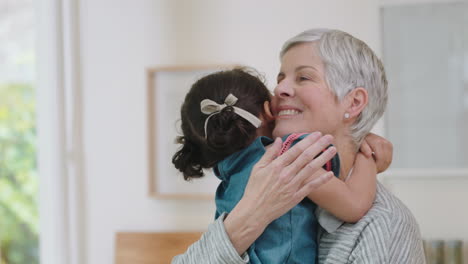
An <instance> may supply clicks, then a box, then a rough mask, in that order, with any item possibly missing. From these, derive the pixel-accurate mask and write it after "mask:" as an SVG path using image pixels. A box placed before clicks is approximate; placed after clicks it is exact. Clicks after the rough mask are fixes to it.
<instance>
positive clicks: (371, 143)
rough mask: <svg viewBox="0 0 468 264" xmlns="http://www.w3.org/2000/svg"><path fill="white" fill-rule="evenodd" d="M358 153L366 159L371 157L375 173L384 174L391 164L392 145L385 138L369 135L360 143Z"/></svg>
mask: <svg viewBox="0 0 468 264" xmlns="http://www.w3.org/2000/svg"><path fill="white" fill-rule="evenodd" d="M360 151H361V152H362V153H363V154H364V155H365V156H366V157H368V158H370V157H373V158H374V160H375V163H376V166H377V173H381V172H384V171H385V170H387V169H388V167H389V166H390V164H391V163H392V158H393V144H392V143H391V142H390V141H388V140H386V139H385V138H383V137H381V136H378V135H376V134H373V133H369V134H368V135H367V136H366V138H365V139H364V140H363V141H362V144H361V148H360Z"/></svg>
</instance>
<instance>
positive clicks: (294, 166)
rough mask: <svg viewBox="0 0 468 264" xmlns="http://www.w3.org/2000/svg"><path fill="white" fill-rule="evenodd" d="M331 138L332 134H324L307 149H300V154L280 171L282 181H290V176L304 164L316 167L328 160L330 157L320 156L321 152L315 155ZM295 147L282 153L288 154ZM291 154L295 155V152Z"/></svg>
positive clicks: (328, 143)
mask: <svg viewBox="0 0 468 264" xmlns="http://www.w3.org/2000/svg"><path fill="white" fill-rule="evenodd" d="M332 139H333V137H332V136H330V135H325V136H323V137H321V138H320V139H319V140H317V141H316V142H315V143H314V144H312V145H310V146H309V147H308V148H307V149H305V150H304V151H302V154H301V155H299V156H298V157H297V158H296V159H295V160H294V161H292V162H291V164H289V165H288V166H286V167H285V168H284V169H283V171H282V172H281V174H280V177H281V178H283V180H284V182H289V181H291V178H292V177H295V175H297V174H298V173H299V172H300V171H301V170H302V169H303V168H304V167H305V166H308V167H309V168H311V169H317V168H320V167H321V166H323V165H324V164H325V163H326V162H327V161H328V160H330V158H331V157H328V156H322V155H323V154H322V155H320V156H318V157H317V155H318V154H320V152H322V151H323V150H324V149H325V148H327V147H328V146H329V145H330V143H331V141H332ZM298 144H299V143H298ZM295 147H296V145H295V146H294V147H293V148H291V149H290V150H288V151H287V152H286V153H284V154H283V155H287V154H289V153H288V152H289V151H292V150H293V149H294V148H295ZM334 150H335V151H336V149H335V148H334V147H331V151H334ZM325 152H327V151H325ZM283 155H282V156H283ZM293 155H295V153H294V154H293ZM315 157H317V158H315ZM327 157H328V159H327ZM310 162H312V165H311V164H309V163H310ZM308 164H309V165H308Z"/></svg>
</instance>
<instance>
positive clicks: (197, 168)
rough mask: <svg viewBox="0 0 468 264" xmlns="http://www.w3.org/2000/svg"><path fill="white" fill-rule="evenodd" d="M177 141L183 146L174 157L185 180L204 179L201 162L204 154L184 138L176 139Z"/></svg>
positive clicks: (174, 161) (177, 167) (175, 164)
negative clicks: (201, 156)
mask: <svg viewBox="0 0 468 264" xmlns="http://www.w3.org/2000/svg"><path fill="white" fill-rule="evenodd" d="M176 141H177V143H179V144H182V148H181V149H180V150H178V151H177V152H176V153H175V154H174V156H173V157H172V163H173V164H174V166H175V167H176V169H178V170H179V171H180V172H182V173H183V175H184V179H185V180H190V179H191V178H200V177H203V175H204V174H203V169H202V166H201V164H200V162H199V160H200V155H201V154H202V153H200V150H199V148H197V146H196V145H195V144H193V143H192V142H191V141H190V140H186V138H185V137H183V136H180V137H176Z"/></svg>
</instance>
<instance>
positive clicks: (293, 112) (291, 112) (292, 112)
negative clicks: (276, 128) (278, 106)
mask: <svg viewBox="0 0 468 264" xmlns="http://www.w3.org/2000/svg"><path fill="white" fill-rule="evenodd" d="M299 113H300V112H299V111H297V110H292V109H288V110H281V111H280V112H279V113H278V116H288V115H298V114H299Z"/></svg>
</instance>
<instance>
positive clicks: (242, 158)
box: [173, 69, 376, 264]
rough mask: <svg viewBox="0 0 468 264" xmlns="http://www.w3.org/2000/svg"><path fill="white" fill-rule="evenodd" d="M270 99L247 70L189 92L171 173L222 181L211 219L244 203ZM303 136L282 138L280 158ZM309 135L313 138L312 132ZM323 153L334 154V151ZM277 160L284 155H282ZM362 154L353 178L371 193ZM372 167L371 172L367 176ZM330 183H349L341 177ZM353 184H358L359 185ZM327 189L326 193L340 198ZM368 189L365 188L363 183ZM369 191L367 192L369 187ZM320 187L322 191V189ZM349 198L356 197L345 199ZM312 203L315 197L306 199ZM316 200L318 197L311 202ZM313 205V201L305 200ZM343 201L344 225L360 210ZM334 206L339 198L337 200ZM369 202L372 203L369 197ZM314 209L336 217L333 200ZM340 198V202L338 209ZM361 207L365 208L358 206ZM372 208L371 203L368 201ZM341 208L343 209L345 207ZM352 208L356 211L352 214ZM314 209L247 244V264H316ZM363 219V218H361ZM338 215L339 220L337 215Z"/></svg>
mask: <svg viewBox="0 0 468 264" xmlns="http://www.w3.org/2000/svg"><path fill="white" fill-rule="evenodd" d="M269 102H270V92H269V90H268V89H267V88H266V86H265V85H264V83H263V82H262V81H261V80H260V79H258V78H257V77H256V76H254V75H253V74H252V73H251V72H249V71H247V70H246V69H233V70H229V71H221V72H217V73H213V74H210V75H208V76H206V77H203V78H201V79H200V80H198V81H197V82H196V83H194V84H193V85H192V88H191V89H190V91H189V92H188V94H187V95H186V97H185V101H184V103H183V105H182V109H181V121H182V122H181V126H182V132H183V136H181V137H178V138H177V142H178V143H179V144H181V145H182V148H181V149H180V150H179V151H177V152H176V153H175V155H174V157H173V163H174V165H175V167H176V168H177V169H178V170H180V171H181V172H182V173H183V175H184V178H185V179H186V180H190V179H192V178H199V177H202V176H203V168H213V170H214V173H215V175H216V176H217V177H218V178H219V179H220V180H221V183H220V185H219V186H218V189H217V191H216V217H218V216H219V215H220V214H221V213H223V212H227V213H229V212H230V211H231V210H232V209H233V208H234V206H235V205H236V204H237V203H238V202H239V200H240V199H241V197H242V195H243V192H244V189H245V186H246V184H247V182H248V177H249V175H250V172H251V170H252V168H253V166H254V165H255V164H256V163H257V161H258V160H259V159H260V158H261V156H262V155H263V154H264V153H265V148H266V147H267V146H268V145H269V144H271V143H272V142H273V140H272V139H271V138H270V137H271V131H272V125H273V120H274V118H273V116H272V115H271V112H270V109H269ZM305 136H307V135H303V134H291V135H287V136H285V137H283V142H284V143H283V149H282V152H284V151H286V150H287V149H288V148H290V147H292V146H293V145H294V144H295V143H296V142H297V141H298V140H301V139H302V138H304V137H305ZM310 136H317V133H315V134H312V135H310ZM326 151H336V150H335V148H334V147H331V148H328V150H326ZM280 154H281V153H280ZM369 162H371V163H373V161H372V160H371V159H366V158H364V157H363V155H358V157H357V158H356V162H355V166H354V170H353V172H352V175H351V177H353V175H365V177H359V178H362V179H363V181H364V180H365V181H373V182H374V185H373V186H374V187H373V189H371V188H369V190H362V191H363V192H367V193H371V194H372V195H370V196H369V197H373V194H375V176H376V170H373V169H372V168H375V165H373V164H369ZM369 168H371V169H369ZM326 169H327V170H329V171H330V170H331V171H333V172H334V173H335V175H336V176H338V173H339V158H338V155H336V156H335V157H334V158H333V159H332V160H331V161H330V162H329V163H327V165H326ZM331 181H337V182H340V184H341V185H342V187H343V188H348V187H347V186H346V183H345V182H343V181H341V180H340V179H338V178H333V179H332V180H331ZM353 184H356V185H360V183H359V182H358V181H356V180H354V181H353ZM331 186H332V187H328V188H329V190H324V191H327V192H336V194H337V197H338V196H341V198H343V195H342V194H340V195H338V193H339V192H342V190H341V189H339V188H334V186H336V184H333V185H331ZM362 186H369V184H368V183H367V184H362ZM371 186H372V185H371ZM321 188H326V186H322V187H321ZM350 193H353V192H350ZM311 196H313V195H311ZM313 197H316V196H313ZM309 198H312V197H309ZM348 198H349V199H346V200H347V202H346V203H349V205H350V207H351V214H350V215H349V216H347V217H346V218H347V219H342V220H344V221H349V220H350V219H351V220H354V221H357V220H359V218H360V217H361V216H362V215H363V212H362V210H356V212H354V211H353V210H352V208H357V206H354V203H355V202H354V200H359V199H360V198H359V199H358V198H356V199H354V198H355V197H353V196H352V195H350V196H349V197H348ZM337 199H339V198H337ZM372 199H373V198H372ZM316 200H317V201H316V202H317V203H318V205H319V206H321V207H324V208H326V209H328V210H329V211H330V212H331V213H335V212H336V210H337V209H335V208H334V206H333V205H334V204H336V203H337V201H324V200H323V199H316ZM342 200H343V199H339V201H338V202H342ZM358 202H362V201H358ZM368 204H369V207H367V208H365V211H367V210H368V209H369V208H370V205H371V204H372V202H370V201H369V202H368ZM345 206H348V204H346V205H345ZM353 206H354V207H353ZM316 207H317V205H316V204H315V203H313V202H312V201H311V200H310V199H304V200H303V201H302V202H301V203H299V204H298V205H297V206H295V207H294V208H293V209H291V210H290V211H289V212H288V213H286V214H285V215H283V216H281V217H280V218H278V219H276V220H275V221H273V222H272V223H271V224H270V225H268V227H267V228H266V229H265V231H264V232H263V233H262V235H261V236H260V237H259V238H258V239H257V240H256V241H255V242H254V243H253V244H252V246H251V247H250V248H249V250H248V253H249V257H250V262H251V263H254V264H256V263H303V262H304V261H307V262H308V263H315V261H316V256H317V242H316V239H317V220H316V217H315V215H314V211H315V209H316ZM364 213H365V212H364ZM335 214H336V213H335Z"/></svg>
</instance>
